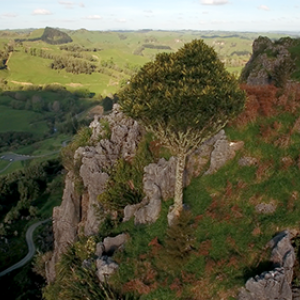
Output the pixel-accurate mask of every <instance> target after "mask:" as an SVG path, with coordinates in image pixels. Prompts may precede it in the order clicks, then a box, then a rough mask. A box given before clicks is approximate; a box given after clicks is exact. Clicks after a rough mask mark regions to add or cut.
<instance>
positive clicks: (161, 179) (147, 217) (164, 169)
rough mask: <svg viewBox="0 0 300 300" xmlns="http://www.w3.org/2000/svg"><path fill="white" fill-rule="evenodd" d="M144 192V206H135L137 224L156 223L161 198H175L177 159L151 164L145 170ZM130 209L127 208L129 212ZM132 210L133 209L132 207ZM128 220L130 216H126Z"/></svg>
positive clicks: (161, 160)
mask: <svg viewBox="0 0 300 300" xmlns="http://www.w3.org/2000/svg"><path fill="white" fill-rule="evenodd" d="M144 171H145V173H144V176H143V190H144V193H145V195H146V197H145V198H144V199H143V203H145V204H146V205H144V206H142V207H141V206H137V205H136V206H135V208H136V210H135V212H134V216H135V224H146V223H153V222H155V221H156V220H157V219H158V217H159V213H160V210H161V198H162V199H164V200H167V199H169V198H171V197H173V194H174V187H175V172H176V158H174V157H171V158H170V160H169V161H166V160H165V159H164V158H162V159H160V160H159V161H158V163H156V164H154V163H153V164H150V165H148V166H146V167H145V168H144ZM129 210H130V208H128V207H127V208H126V212H128V211H129ZM131 210H132V207H131ZM126 219H128V215H127V216H126Z"/></svg>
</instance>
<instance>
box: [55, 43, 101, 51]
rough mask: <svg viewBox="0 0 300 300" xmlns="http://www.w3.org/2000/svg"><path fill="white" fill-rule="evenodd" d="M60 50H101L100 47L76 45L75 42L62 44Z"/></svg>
mask: <svg viewBox="0 0 300 300" xmlns="http://www.w3.org/2000/svg"><path fill="white" fill-rule="evenodd" d="M59 49H60V50H66V51H71V52H82V51H86V52H97V51H101V50H102V49H101V48H86V47H84V46H81V45H77V44H72V45H63V46H60V47H59Z"/></svg>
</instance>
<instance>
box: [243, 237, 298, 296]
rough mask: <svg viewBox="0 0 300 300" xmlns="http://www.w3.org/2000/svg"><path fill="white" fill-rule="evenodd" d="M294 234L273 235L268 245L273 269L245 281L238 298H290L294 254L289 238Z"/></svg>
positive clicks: (291, 293)
mask: <svg viewBox="0 0 300 300" xmlns="http://www.w3.org/2000/svg"><path fill="white" fill-rule="evenodd" d="M293 237H294V234H293V233H292V232H290V231H284V232H281V233H279V234H278V235H277V236H275V237H274V238H273V239H272V240H271V241H270V242H269V243H268V245H267V246H268V247H270V248H271V249H272V252H271V259H270V260H271V262H272V263H273V266H274V270H272V271H269V272H263V273H262V274H261V275H257V276H255V277H254V278H250V279H249V280H248V281H247V282H246V286H245V288H242V289H241V290H240V293H239V296H238V300H277V299H282V300H292V299H293V292H292V287H291V283H292V279H293V267H294V264H295V260H296V256H295V251H294V248H293V246H292V244H291V239H292V238H293Z"/></svg>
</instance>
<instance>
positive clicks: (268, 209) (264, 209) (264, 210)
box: [255, 203, 276, 214]
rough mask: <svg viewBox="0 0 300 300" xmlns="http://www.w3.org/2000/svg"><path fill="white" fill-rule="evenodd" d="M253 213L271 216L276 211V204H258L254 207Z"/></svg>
mask: <svg viewBox="0 0 300 300" xmlns="http://www.w3.org/2000/svg"><path fill="white" fill-rule="evenodd" d="M255 211H256V212H257V213H259V214H273V213H274V212H275V211H276V204H275V203H259V204H257V205H256V206H255Z"/></svg>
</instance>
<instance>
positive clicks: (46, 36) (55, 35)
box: [41, 27, 73, 45]
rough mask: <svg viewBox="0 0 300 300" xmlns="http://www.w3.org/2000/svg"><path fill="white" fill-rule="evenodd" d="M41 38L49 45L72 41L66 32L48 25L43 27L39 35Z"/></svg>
mask: <svg viewBox="0 0 300 300" xmlns="http://www.w3.org/2000/svg"><path fill="white" fill-rule="evenodd" d="M41 40H42V41H44V42H46V43H48V44H51V45H60V44H66V43H72V42H73V40H72V39H71V38H70V36H69V35H68V34H67V33H65V32H62V31H60V30H57V29H54V28H50V27H46V28H45V30H44V33H43V35H42V36H41Z"/></svg>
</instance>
